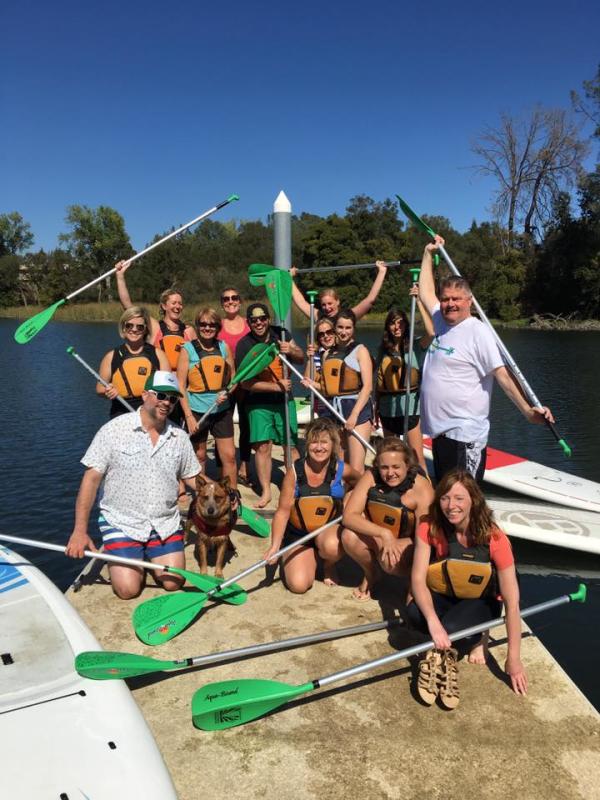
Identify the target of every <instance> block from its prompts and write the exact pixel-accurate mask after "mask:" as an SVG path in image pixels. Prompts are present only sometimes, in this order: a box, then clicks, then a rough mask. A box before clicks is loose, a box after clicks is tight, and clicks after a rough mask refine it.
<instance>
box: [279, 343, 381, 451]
mask: <svg viewBox="0 0 600 800" xmlns="http://www.w3.org/2000/svg"><path fill="white" fill-rule="evenodd" d="M279 358H280V359H281V360H282V361H283V363H284V364H287V366H288V367H289V368H290V369H291V370H292V372H293V373H294V374H295V375H297V376H298V377H299V378H300V380H303V379H304V375H302V373H301V372H300V371H299V370H297V369H296V367H294V366H293V365H292V364H290V362H289V361H288V360H287V359H286V357H285V356H282V355H281V354H280V356H279ZM308 388H309V389H310V390H311V392H313V394H315V395H316V396H317V397H318V398H319V400H320V401H321V402H322V403H323V405H325V406H326V407H327V408H328V409H329V410H330V411H331V413H332V414H335V416H336V417H337V418H338V419H339V420H340V422H344V423H345V422H346V420H345V419H344V417H343V415H342V414H340V412H339V411H338V410H337V408H334V407H333V406H332V405H331V403H330V402H329V401H328V400H326V399H325V398H324V397H323V395H322V394H321V392H320V391H319V390H318V389H315V387H314V386H309V387H308ZM349 433H351V434H352V435H353V436H356V438H357V439H358V441H359V442H360V443H361V444H362V445H363V447H366V448H367V450H370V451H371V452H372V453H375V448H374V447H373V445H372V444H370V442H367V440H366V439H363V437H362V436H361V435H360V433H357V432H356V431H349Z"/></svg>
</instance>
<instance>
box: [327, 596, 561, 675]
mask: <svg viewBox="0 0 600 800" xmlns="http://www.w3.org/2000/svg"><path fill="white" fill-rule="evenodd" d="M570 602H571V596H570V595H568V594H566V595H562V596H561V597H557V598H555V599H554V600H546V601H545V602H544V603H538V604H537V605H535V606H530V607H529V608H526V609H525V610H524V611H521V617H522V618H524V617H530V616H532V615H533V614H539V613H540V612H541V611H547V610H548V609H550V608H554V607H555V606H560V605H563V604H564V603H570ZM504 623H505V619H504V617H497V618H496V619H493V620H491V621H489V622H481V623H480V624H479V625H472V626H471V627H470V628H463V629H462V630H460V631H457V632H456V633H453V634H451V635H450V641H452V642H455V641H457V640H458V639H464V638H466V637H467V636H473V635H475V634H476V633H483V632H484V631H487V630H489V629H490V628H495V627H497V626H498V625H504ZM432 647H435V644H434V643H433V641H431V640H429V641H427V642H424V643H422V644H417V645H413V647H407V648H406V649H405V650H400V651H399V652H397V653H391V654H390V655H388V656H383V657H382V658H376V659H374V660H373V661H366V662H365V663H364V664H358V665H357V666H356V667H350V668H349V669H344V670H342V671H341V672H334V673H332V674H331V675H326V676H325V677H324V678H318V679H317V680H315V681H313V682H312V683H313V687H314V688H315V689H318V688H319V687H323V686H328V685H329V684H331V683H335V682H337V681H341V680H344V679H345V678H351V677H353V676H354V675H358V674H360V673H361V672H367V671H368V670H372V669H375V668H376V667H382V666H385V665H386V664H391V663H392V662H394V661H398V660H399V659H401V658H410V657H411V656H416V655H418V654H419V653H424V652H425V651H426V650H430V649H431V648H432Z"/></svg>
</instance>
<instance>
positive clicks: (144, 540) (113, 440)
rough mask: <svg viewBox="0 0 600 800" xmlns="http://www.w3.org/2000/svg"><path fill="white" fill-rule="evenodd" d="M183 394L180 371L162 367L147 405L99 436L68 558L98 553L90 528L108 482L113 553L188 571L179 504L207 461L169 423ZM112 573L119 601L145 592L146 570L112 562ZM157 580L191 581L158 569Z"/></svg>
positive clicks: (106, 519) (102, 523) (104, 505)
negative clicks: (200, 459) (201, 461)
mask: <svg viewBox="0 0 600 800" xmlns="http://www.w3.org/2000/svg"><path fill="white" fill-rule="evenodd" d="M180 397H181V392H180V391H179V385H178V384H177V380H176V378H175V376H174V375H173V373H171V372H166V371H163V370H158V371H157V372H154V373H153V374H152V375H151V376H149V378H148V380H147V381H146V384H145V388H144V392H143V393H142V398H143V401H144V402H143V405H142V406H141V407H140V408H138V410H137V411H134V412H132V413H129V414H121V415H120V416H118V417H115V418H114V419H112V420H110V422H107V423H106V425H103V426H102V427H101V428H100V430H99V431H98V432H97V433H96V435H95V436H94V439H93V441H92V443H91V444H90V446H89V447H88V449H87V451H86V453H85V455H84V456H83V458H82V459H81V463H82V464H83V465H84V466H85V467H87V469H86V471H85V473H84V476H83V478H82V481H81V486H80V487H79V494H78V495H77V503H76V506H75V526H74V528H73V533H72V534H71V538H70V539H69V542H68V544H67V550H66V553H67V555H69V556H71V557H73V558H82V556H83V551H84V550H86V549H89V550H95V549H96V546H95V545H94V542H93V541H92V539H91V538H90V535H89V533H88V525H89V519H90V514H91V511H92V508H93V506H94V501H95V499H96V495H97V494H98V492H99V490H100V487H101V485H102V489H101V491H100V495H99V501H98V504H99V507H100V509H99V510H100V516H99V518H98V526H99V528H100V532H101V533H102V541H103V544H104V550H105V552H106V553H109V554H111V555H118V556H121V557H123V558H133V559H138V560H141V561H154V562H156V563H157V564H163V565H165V566H168V567H176V568H178V569H183V568H184V567H185V556H184V552H183V545H184V534H183V530H182V526H181V517H180V515H179V509H178V507H177V498H178V493H179V481H180V480H182V481H184V483H186V484H187V485H188V486H189V487H190V488H192V489H194V488H195V480H194V478H195V476H196V475H197V474H198V473H199V472H200V464H199V463H198V459H197V458H196V455H195V453H194V450H193V448H192V445H191V443H190V440H189V437H188V435H187V433H186V432H185V431H184V430H182V429H181V428H180V427H179V426H178V425H175V424H174V423H172V422H171V421H170V420H169V418H168V416H169V413H170V411H171V410H172V409H173V406H174V405H175V403H177V402H178V400H179V398H180ZM109 572H110V581H111V584H112V588H113V591H114V593H115V594H116V595H118V597H121V598H122V599H124V600H130V599H131V598H132V597H137V595H138V594H139V593H140V592H141V590H142V587H143V584H144V572H143V570H142V569H141V568H139V567H134V566H131V567H128V566H124V565H123V566H122V565H120V564H111V565H110V567H109ZM155 578H156V580H157V581H159V582H160V583H161V585H162V586H163V587H164V588H165V589H167V590H170V591H173V590H175V589H179V588H180V587H181V585H182V584H183V579H182V578H180V577H179V576H177V575H174V574H172V573H166V572H162V571H161V572H156V573H155Z"/></svg>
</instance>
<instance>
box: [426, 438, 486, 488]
mask: <svg viewBox="0 0 600 800" xmlns="http://www.w3.org/2000/svg"><path fill="white" fill-rule="evenodd" d="M431 449H432V452H433V466H434V470H435V479H436V481H440V480H441V479H442V478H443V477H444V475H445V474H446V473H447V472H450V470H452V469H464V470H466V471H467V472H468V473H469V474H470V475H472V476H473V477H474V478H475V480H476V481H477V483H479V484H481V482H482V481H483V473H484V472H485V462H486V457H487V447H483V448H479V447H478V446H477V445H476V444H474V443H471V442H457V441H456V440H455V439H448V438H447V437H446V436H443V435H442V436H436V438H435V439H434V440H433V443H432V446H431Z"/></svg>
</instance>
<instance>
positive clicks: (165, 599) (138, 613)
mask: <svg viewBox="0 0 600 800" xmlns="http://www.w3.org/2000/svg"><path fill="white" fill-rule="evenodd" d="M205 603H206V595H205V594H199V593H197V592H174V593H172V594H161V595H159V596H158V597H154V598H153V599H152V600H146V601H145V602H144V603H140V604H139V605H138V606H137V608H136V609H135V611H134V612H133V616H132V618H131V621H132V623H133V629H134V631H135V633H136V636H137V637H138V639H140V640H141V641H142V642H144V644H149V645H159V644H164V643H165V642H168V641H169V640H170V639H173V638H174V637H175V636H177V635H178V634H179V633H181V631H182V630H184V628H187V626H188V625H189V624H190V623H192V622H193V621H194V620H195V619H196V617H197V616H198V614H199V613H200V611H201V610H202V608H203V607H204V604H205Z"/></svg>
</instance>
